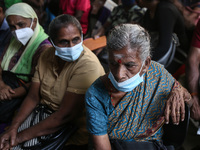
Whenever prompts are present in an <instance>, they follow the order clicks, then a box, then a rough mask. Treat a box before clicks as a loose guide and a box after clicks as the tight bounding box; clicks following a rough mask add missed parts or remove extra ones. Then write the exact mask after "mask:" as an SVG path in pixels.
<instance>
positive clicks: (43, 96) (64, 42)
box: [0, 15, 104, 149]
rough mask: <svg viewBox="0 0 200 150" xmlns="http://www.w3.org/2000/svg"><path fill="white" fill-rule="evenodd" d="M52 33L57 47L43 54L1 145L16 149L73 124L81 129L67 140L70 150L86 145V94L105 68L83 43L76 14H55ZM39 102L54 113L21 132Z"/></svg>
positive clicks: (50, 34)
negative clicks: (25, 95) (56, 15)
mask: <svg viewBox="0 0 200 150" xmlns="http://www.w3.org/2000/svg"><path fill="white" fill-rule="evenodd" d="M49 36H50V39H51V42H52V44H53V46H54V47H53V48H49V49H47V50H46V51H45V52H44V53H43V54H42V55H41V57H40V59H39V61H38V65H37V67H36V72H35V74H34V77H33V79H32V84H31V88H30V91H29V93H28V96H27V97H26V98H25V100H24V102H23V104H22V106H21V108H20V111H19V113H18V114H17V116H16V117H15V118H14V120H13V121H12V124H11V127H10V128H9V130H8V131H7V132H6V133H5V134H4V135H3V136H2V137H1V139H0V144H1V145H0V146H1V148H11V147H13V146H17V145H18V146H17V147H16V149H20V147H21V146H22V145H23V144H21V143H23V142H25V141H27V142H29V141H30V142H31V140H33V139H34V138H36V137H40V136H44V135H49V134H52V133H55V132H56V131H58V130H59V129H61V128H62V127H63V126H66V125H68V124H71V123H73V125H74V126H77V127H78V129H77V131H76V132H75V133H74V135H73V136H71V137H70V139H69V140H68V142H67V145H68V146H67V149H75V148H77V147H78V148H79V149H85V148H86V145H87V142H88V138H87V135H88V134H87V131H86V127H85V126H86V123H85V122H86V119H85V113H84V112H85V111H84V95H85V92H86V90H87V88H88V87H89V86H90V85H91V84H92V83H93V82H94V81H95V80H96V79H97V78H98V77H99V76H101V75H103V74H104V70H103V68H102V66H101V64H100V62H99V60H98V59H97V57H96V56H95V55H94V54H93V53H92V52H91V51H90V50H89V49H87V48H86V47H85V46H84V45H82V42H83V33H82V28H81V25H80V23H79V22H78V20H77V19H76V18H75V17H73V16H70V15H61V16H58V17H56V18H55V19H54V20H53V21H52V22H51V24H50V26H49ZM38 104H42V105H45V107H46V108H47V110H48V109H49V108H50V109H52V110H53V111H54V112H53V113H52V114H51V115H50V116H48V117H47V118H46V119H45V120H39V123H38V124H36V125H33V126H32V127H28V128H27V129H25V130H23V131H21V128H22V127H23V124H22V123H23V122H24V120H25V119H26V118H27V117H28V116H29V114H30V113H31V112H32V111H33V110H34V109H35V108H36V109H37V107H38V106H37V105H38ZM39 107H40V106H39ZM41 109H45V108H41ZM44 112H45V111H44ZM27 120H29V118H28V119H27ZM27 120H26V121H27ZM26 121H25V122H24V124H26ZM21 124H22V127H20V125H21ZM19 127H20V128H19ZM18 128H19V130H18ZM17 130H18V133H17ZM7 140H9V141H10V142H9V143H8V142H6V141H7ZM39 149H41V147H39Z"/></svg>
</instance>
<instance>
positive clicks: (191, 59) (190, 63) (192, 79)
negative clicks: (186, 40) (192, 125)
mask: <svg viewBox="0 0 200 150" xmlns="http://www.w3.org/2000/svg"><path fill="white" fill-rule="evenodd" d="M186 65H187V66H186V67H187V69H186V81H187V85H188V90H189V92H190V93H191V94H192V99H193V101H194V104H193V105H192V107H191V117H192V118H193V119H195V120H200V101H199V95H198V93H199V67H200V48H198V47H193V46H191V48H190V52H189V55H188V59H187V64H186Z"/></svg>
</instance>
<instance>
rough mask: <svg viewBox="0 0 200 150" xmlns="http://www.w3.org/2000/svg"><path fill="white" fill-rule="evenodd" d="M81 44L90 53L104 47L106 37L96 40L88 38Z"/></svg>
mask: <svg viewBox="0 0 200 150" xmlns="http://www.w3.org/2000/svg"><path fill="white" fill-rule="evenodd" d="M83 44H84V45H85V46H86V47H87V48H89V49H90V50H91V51H94V50H96V49H99V48H103V47H105V46H106V36H102V37H99V38H97V39H93V38H88V39H85V40H84V41H83Z"/></svg>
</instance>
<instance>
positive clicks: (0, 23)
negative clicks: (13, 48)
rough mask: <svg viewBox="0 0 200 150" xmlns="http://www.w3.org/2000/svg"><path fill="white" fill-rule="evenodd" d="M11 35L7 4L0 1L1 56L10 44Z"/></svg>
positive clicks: (2, 0)
mask: <svg viewBox="0 0 200 150" xmlns="http://www.w3.org/2000/svg"><path fill="white" fill-rule="evenodd" d="M11 35H12V34H11V32H10V28H9V26H8V23H7V21H6V19H5V3H4V0H0V56H1V54H2V51H3V49H4V47H5V45H7V44H8V41H9V40H10V38H11Z"/></svg>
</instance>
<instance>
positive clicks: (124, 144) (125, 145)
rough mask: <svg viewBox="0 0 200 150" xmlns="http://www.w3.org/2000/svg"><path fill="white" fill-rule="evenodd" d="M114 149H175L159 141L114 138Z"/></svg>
mask: <svg viewBox="0 0 200 150" xmlns="http://www.w3.org/2000/svg"><path fill="white" fill-rule="evenodd" d="M110 143H111V146H112V150H175V149H174V147H173V146H168V147H166V146H164V145H163V144H162V143H159V142H157V141H149V142H136V141H124V140H116V139H112V140H111V141H110Z"/></svg>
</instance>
